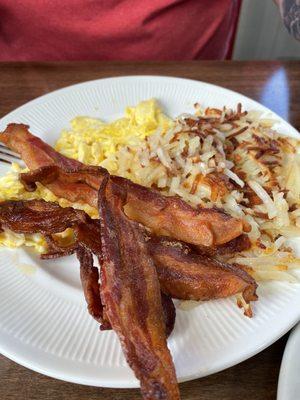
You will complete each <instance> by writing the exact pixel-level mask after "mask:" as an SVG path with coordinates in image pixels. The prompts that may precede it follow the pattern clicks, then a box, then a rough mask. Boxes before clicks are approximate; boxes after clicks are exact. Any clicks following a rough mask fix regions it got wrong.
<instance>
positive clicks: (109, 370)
mask: <svg viewBox="0 0 300 400" xmlns="http://www.w3.org/2000/svg"><path fill="white" fill-rule="evenodd" d="M151 97H155V98H157V99H158V100H159V101H160V103H161V105H162V106H163V108H164V109H165V111H166V112H167V113H168V114H169V115H172V116H176V115H178V114H180V113H182V112H189V111H190V112H192V111H193V104H194V103H195V102H200V103H201V104H202V105H205V106H208V105H210V106H215V107H222V106H223V105H224V104H226V105H227V106H231V107H235V106H236V104H237V103H238V102H242V103H243V105H244V107H245V108H246V109H248V110H250V109H258V110H262V111H266V112H267V111H268V110H267V109H266V108H264V107H263V106H261V105H260V104H258V103H256V102H254V101H252V100H250V99H249V98H246V97H244V96H242V95H240V94H238V93H234V92H231V91H229V90H226V89H223V88H220V87H217V86H213V85H209V84H206V83H203V82H196V81H191V80H185V79H178V78H167V77H154V76H150V77H141V76H139V77H138V76H136V77H134V76H132V77H121V78H111V79H103V80H98V81H92V82H87V83H82V84H79V85H75V86H72V87H68V88H65V89H61V90H58V91H56V92H53V93H50V94H48V95H46V96H43V97H40V98H38V99H36V100H34V101H32V102H30V103H28V104H26V105H24V106H23V107H20V108H18V109H17V110H15V111H13V112H12V113H10V114H9V115H7V116H6V117H4V118H2V120H1V123H0V128H1V129H3V128H4V127H5V126H6V124H7V123H8V122H12V121H14V122H24V123H28V124H29V125H30V127H31V130H32V132H34V133H35V134H37V135H39V136H40V137H41V138H43V139H44V140H46V141H47V142H49V143H50V144H53V143H54V141H55V139H56V138H57V137H58V135H59V132H60V131H61V129H62V128H64V127H67V126H68V123H69V121H70V119H72V118H73V117H74V116H76V115H90V116H95V117H101V118H104V119H111V118H115V117H116V116H119V115H121V114H122V113H123V111H124V108H125V107H126V106H127V105H135V104H136V103H138V102H139V101H140V100H143V99H148V98H151ZM273 116H274V114H273ZM277 119H278V121H279V123H278V129H279V130H280V132H282V133H286V134H290V135H293V136H296V135H297V132H296V130H295V129H293V128H292V127H291V126H290V125H289V124H288V123H286V122H285V121H283V120H282V119H281V118H279V117H277ZM0 257H1V258H0V350H1V352H2V353H3V354H4V355H6V356H7V357H9V358H11V359H13V360H15V361H16V362H18V363H20V364H22V365H24V366H26V367H28V368H31V369H33V370H35V371H38V372H41V373H43V374H46V375H49V376H52V377H55V378H59V379H63V380H66V381H71V382H77V383H81V384H87V385H95V386H108V387H137V386H138V382H137V380H136V379H135V378H134V376H133V373H132V372H131V370H130V368H128V366H127V365H126V362H125V359H124V357H123V354H122V351H121V348H120V345H119V342H118V339H117V337H116V335H115V334H114V333H113V332H102V333H100V332H99V329H98V324H97V323H96V322H95V321H94V320H93V319H92V318H91V317H90V316H89V315H88V313H87V311H86V305H85V301H84V298H83V294H82V290H81V287H80V282H79V271H78V263H77V261H76V260H75V257H71V258H68V259H66V260H58V261H51V262H42V261H40V260H39V259H38V258H37V257H36V256H35V255H34V254H32V253H30V252H28V251H26V250H23V249H21V250H18V251H10V250H7V249H2V250H1V254H0ZM24 263H26V264H29V265H31V266H32V267H33V268H34V270H35V272H34V273H33V274H31V275H24V273H22V271H21V269H22V268H20V264H21V265H22V264H24ZM258 294H259V297H260V299H259V301H258V302H257V304H255V305H254V317H253V318H252V319H249V318H246V317H244V316H243V314H242V312H241V310H239V309H238V307H237V306H236V305H235V301H234V300H233V299H225V300H220V301H210V302H207V303H204V304H203V305H201V306H199V307H198V308H196V309H194V310H192V311H189V312H186V311H178V312H177V320H176V327H175V330H174V332H173V334H172V336H171V338H170V339H169V345H170V348H171V351H172V355H173V358H174V361H175V365H176V370H177V375H178V379H179V381H186V380H190V379H194V378H197V377H202V376H205V375H209V374H212V373H214V372H217V371H220V370H222V369H224V368H228V367H230V366H232V365H234V364H237V363H239V362H241V361H243V360H245V359H246V358H248V357H251V356H252V355H254V354H256V353H258V352H259V351H261V350H263V349H264V348H265V347H267V346H269V345H270V344H271V343H272V342H274V341H275V340H276V339H278V338H279V337H280V336H282V335H283V334H284V333H285V332H287V331H288V330H289V329H290V328H291V327H292V326H293V325H295V323H296V322H297V321H298V320H299V319H300V307H299V304H300V285H298V284H294V285H290V284H287V283H270V284H267V285H261V286H260V288H259V290H258Z"/></svg>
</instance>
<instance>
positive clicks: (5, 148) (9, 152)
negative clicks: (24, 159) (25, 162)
mask: <svg viewBox="0 0 300 400" xmlns="http://www.w3.org/2000/svg"><path fill="white" fill-rule="evenodd" d="M1 149H3V150H4V151H5V152H8V153H6V154H9V155H11V156H14V157H16V158H20V156H19V154H18V153H16V152H15V151H13V150H11V149H9V148H8V147H6V146H4V145H3V144H1V143H0V152H1V151H2V150H1Z"/></svg>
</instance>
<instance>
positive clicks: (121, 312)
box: [99, 177, 180, 400]
mask: <svg viewBox="0 0 300 400" xmlns="http://www.w3.org/2000/svg"><path fill="white" fill-rule="evenodd" d="M125 202H126V189H124V188H123V187H121V186H119V185H116V184H114V183H113V182H112V181H111V180H109V178H108V177H107V178H105V180H104V181H103V183H102V185H101V188H100V190H99V214H100V221H101V242H102V257H101V264H102V268H101V299H102V302H103V305H104V308H105V312H106V315H107V317H108V319H109V321H110V323H111V325H112V327H113V329H114V330H115V332H116V333H117V334H118V336H119V339H120V341H121V344H122V347H123V351H124V354H125V356H126V359H127V362H128V363H129V365H130V366H131V368H132V369H133V371H134V372H135V374H136V376H137V378H138V379H139V380H140V382H141V391H142V395H143V397H144V399H148V400H153V399H166V400H177V399H179V398H180V395H179V389H178V385H177V382H176V375H175V369H174V365H173V362H172V358H171V355H170V352H169V350H168V347H167V342H166V332H165V326H164V321H163V310H162V302H161V295H160V287H159V282H158V278H157V274H156V271H155V267H154V264H153V262H152V260H151V258H150V256H149V253H148V250H147V247H146V245H145V241H144V236H143V233H142V232H141V230H140V227H139V225H138V224H137V223H135V222H132V221H130V220H129V219H128V218H127V217H126V216H125V214H124V212H123V205H124V203H125Z"/></svg>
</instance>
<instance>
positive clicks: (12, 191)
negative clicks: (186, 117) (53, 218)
mask: <svg viewBox="0 0 300 400" xmlns="http://www.w3.org/2000/svg"><path fill="white" fill-rule="evenodd" d="M70 124H71V129H68V130H63V131H62V132H61V135H60V137H59V139H58V140H57V142H56V145H55V149H56V150H57V151H59V152H60V153H62V154H63V155H65V156H67V157H70V158H75V159H77V160H79V161H81V162H83V163H85V164H89V165H101V166H103V167H105V168H107V169H108V170H109V172H111V173H114V171H116V170H117V167H118V166H117V164H116V160H115V158H114V157H113V155H114V153H115V152H116V151H117V150H118V149H119V147H120V146H124V145H132V144H135V143H138V141H139V140H141V139H142V140H143V139H144V138H145V137H146V136H148V135H150V134H151V133H153V132H155V131H156V130H157V129H161V130H162V131H165V130H167V129H168V128H170V126H171V124H172V122H171V120H170V119H169V118H168V117H167V116H165V115H164V114H163V112H162V111H161V109H160V108H159V107H158V105H157V103H156V101H155V100H154V99H151V100H147V101H142V102H140V103H139V104H138V105H137V106H136V107H127V108H126V110H125V115H124V117H123V118H120V119H117V120H115V121H113V122H111V123H105V122H103V121H101V120H99V119H96V118H89V117H83V116H79V117H76V118H74V119H73V120H72V121H71V123H70ZM25 171H27V170H22V169H21V167H20V166H19V165H18V164H16V163H14V164H13V165H12V168H11V170H10V171H9V172H8V173H7V174H6V175H4V176H3V177H0V201H5V200H31V199H44V200H46V201H55V202H58V203H59V204H60V206H62V207H69V206H72V207H74V208H78V209H81V210H84V211H85V212H86V213H88V214H89V215H90V216H91V217H92V218H97V216H98V212H97V210H96V209H94V208H92V207H90V206H89V205H87V204H81V203H75V204H71V203H70V202H69V201H68V200H66V199H61V198H57V197H56V196H55V195H54V194H53V193H52V192H51V191H50V190H48V189H47V188H45V187H44V186H42V185H41V184H38V185H37V190H36V191H34V192H27V191H26V190H25V189H24V187H23V185H22V184H21V183H20V181H19V179H18V175H19V173H20V172H25ZM71 235H72V231H71V230H67V231H66V232H64V233H62V234H61V238H62V240H64V241H65V240H68V237H69V236H70V237H71ZM0 245H3V246H7V247H11V248H16V247H20V246H29V247H33V248H34V249H35V250H36V251H38V252H39V253H43V252H45V251H46V250H47V245H46V242H45V239H44V237H43V236H42V235H40V234H35V235H23V234H16V233H13V232H11V231H8V230H5V232H2V233H0Z"/></svg>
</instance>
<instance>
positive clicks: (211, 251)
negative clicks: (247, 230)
mask: <svg viewBox="0 0 300 400" xmlns="http://www.w3.org/2000/svg"><path fill="white" fill-rule="evenodd" d="M250 248H251V241H250V239H249V236H248V235H246V234H242V235H240V236H238V237H237V238H235V239H232V240H230V241H229V242H227V243H224V244H220V245H219V246H214V247H206V246H194V249H195V252H196V253H197V252H198V253H200V254H205V255H208V256H210V257H215V256H225V255H230V254H234V253H240V252H241V251H245V250H249V249H250Z"/></svg>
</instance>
